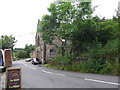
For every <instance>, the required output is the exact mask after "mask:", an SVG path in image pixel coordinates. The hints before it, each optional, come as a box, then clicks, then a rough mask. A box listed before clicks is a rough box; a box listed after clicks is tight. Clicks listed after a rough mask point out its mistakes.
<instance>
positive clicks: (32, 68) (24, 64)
mask: <svg viewBox="0 0 120 90" xmlns="http://www.w3.org/2000/svg"><path fill="white" fill-rule="evenodd" d="M19 62H20V61H19ZM20 63H22V64H23V65H25V66H27V67H29V68H31V69H36V68H35V67H31V66H28V65H27V64H25V63H24V62H20Z"/></svg>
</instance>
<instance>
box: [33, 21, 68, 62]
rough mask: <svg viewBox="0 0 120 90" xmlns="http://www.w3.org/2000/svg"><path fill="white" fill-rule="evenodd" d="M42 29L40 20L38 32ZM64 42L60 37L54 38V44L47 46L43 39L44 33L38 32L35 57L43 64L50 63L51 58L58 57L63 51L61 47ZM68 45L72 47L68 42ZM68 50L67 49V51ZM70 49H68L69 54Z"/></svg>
mask: <svg viewBox="0 0 120 90" xmlns="http://www.w3.org/2000/svg"><path fill="white" fill-rule="evenodd" d="M39 28H40V20H38V25H37V30H38V29H39ZM63 42H64V39H59V38H58V37H56V36H54V40H53V41H52V44H45V43H44V41H43V39H42V33H41V32H39V31H37V32H36V36H35V46H36V50H35V52H34V53H33V56H34V57H36V58H38V59H39V60H41V61H42V63H47V62H49V60H50V58H53V57H56V56H58V55H60V54H59V51H60V49H61V46H62V44H63ZM66 43H67V45H70V42H69V41H67V42H66ZM66 50H67V49H66ZM69 50H70V49H69V48H68V50H67V52H70V51H69Z"/></svg>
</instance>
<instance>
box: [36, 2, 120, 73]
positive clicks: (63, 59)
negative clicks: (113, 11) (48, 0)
mask: <svg viewBox="0 0 120 90" xmlns="http://www.w3.org/2000/svg"><path fill="white" fill-rule="evenodd" d="M94 10H95V8H92V7H91V2H78V3H71V2H59V3H56V4H55V3H52V4H51V5H50V7H49V8H48V11H49V12H50V15H45V16H43V18H42V21H41V23H40V28H39V30H38V31H40V32H41V33H42V38H43V40H44V42H45V43H52V41H53V40H54V36H57V37H58V39H59V40H61V39H64V40H65V42H62V40H61V43H62V45H61V50H59V52H60V53H61V55H62V56H57V57H56V58H53V59H52V60H51V61H50V64H51V66H53V67H55V68H58V69H63V70H74V71H80V72H90V73H103V74H104V73H105V74H106V73H108V74H115V75H117V66H119V64H117V62H116V60H117V58H118V55H119V54H120V53H119V52H118V49H119V48H120V47H119V43H118V40H119V39H118V36H120V35H119V31H118V30H119V23H118V21H119V20H117V19H119V18H118V17H113V19H105V18H102V19H100V18H99V17H98V16H95V17H93V16H92V13H93V11H94ZM66 41H70V42H71V44H70V45H69V46H70V47H69V49H70V52H67V50H66V48H67V43H66ZM82 56H86V57H87V58H88V59H87V60H86V61H81V60H79V63H77V64H76V62H77V60H76V57H82ZM110 71H113V72H110Z"/></svg>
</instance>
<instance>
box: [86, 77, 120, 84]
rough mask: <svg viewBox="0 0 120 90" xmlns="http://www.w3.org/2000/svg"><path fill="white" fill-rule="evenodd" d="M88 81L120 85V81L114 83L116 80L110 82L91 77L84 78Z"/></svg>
mask: <svg viewBox="0 0 120 90" xmlns="http://www.w3.org/2000/svg"><path fill="white" fill-rule="evenodd" d="M84 79H85V80H87V81H93V82H99V83H106V84H112V85H120V84H119V83H114V82H108V81H102V80H95V79H90V78H84Z"/></svg>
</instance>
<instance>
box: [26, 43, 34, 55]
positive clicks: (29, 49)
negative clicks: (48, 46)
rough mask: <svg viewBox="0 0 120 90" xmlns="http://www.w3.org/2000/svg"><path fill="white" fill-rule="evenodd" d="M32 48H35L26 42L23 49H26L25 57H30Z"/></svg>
mask: <svg viewBox="0 0 120 90" xmlns="http://www.w3.org/2000/svg"><path fill="white" fill-rule="evenodd" d="M33 50H35V45H32V44H30V45H28V44H26V46H25V49H24V51H26V56H27V57H30V53H31V52H32V51H33Z"/></svg>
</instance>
